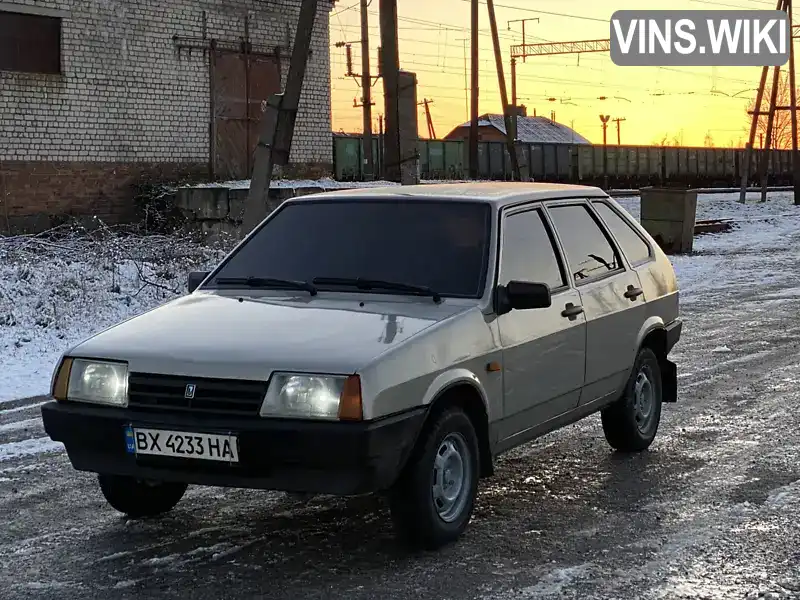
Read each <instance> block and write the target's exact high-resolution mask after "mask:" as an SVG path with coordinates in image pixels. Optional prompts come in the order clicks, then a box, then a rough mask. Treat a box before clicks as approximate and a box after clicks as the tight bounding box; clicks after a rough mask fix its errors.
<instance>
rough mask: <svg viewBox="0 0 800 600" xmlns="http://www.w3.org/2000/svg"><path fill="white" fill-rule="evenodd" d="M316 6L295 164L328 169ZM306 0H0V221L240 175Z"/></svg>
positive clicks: (114, 207) (44, 217)
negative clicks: (147, 184) (144, 187)
mask: <svg viewBox="0 0 800 600" xmlns="http://www.w3.org/2000/svg"><path fill="white" fill-rule="evenodd" d="M334 2H335V0H322V1H321V2H320V3H319V9H318V16H317V21H316V23H315V25H314V33H313V43H312V52H311V55H310V57H309V62H308V67H307V71H306V81H305V84H304V88H303V94H302V98H301V104H300V111H299V114H298V120H297V127H296V130H295V137H294V143H293V147H292V155H291V163H292V165H291V167H292V168H291V169H290V171H293V172H298V173H299V172H302V173H303V174H305V175H308V174H309V173H310V172H313V173H316V174H322V173H328V172H330V171H331V170H332V162H333V157H332V142H331V101H330V58H329V48H330V41H329V40H330V36H329V18H330V11H331V8H332V5H333V3H334ZM299 8H300V0H202V1H198V0H125V1H122V0H0V231H3V230H16V229H19V228H25V229H34V228H35V229H41V228H42V227H46V226H47V225H48V224H49V223H50V222H51V221H52V220H53V217H58V216H63V215H65V214H72V215H86V214H90V215H97V216H100V217H103V218H105V219H108V220H110V221H112V222H113V221H120V220H124V219H126V218H129V217H130V216H131V215H132V202H131V198H132V196H133V193H134V192H133V189H134V187H133V186H134V184H135V183H137V182H140V181H143V180H150V181H153V180H161V181H171V180H177V179H179V178H183V177H194V178H200V177H213V178H215V179H238V178H246V177H247V176H248V174H249V172H250V168H251V163H252V149H253V148H254V147H255V140H256V136H257V133H258V122H259V120H260V117H261V114H262V110H263V101H264V100H265V99H266V98H267V97H268V96H269V94H271V93H274V92H277V91H279V90H280V89H281V85H282V81H285V77H286V74H287V71H288V65H289V59H290V56H291V48H292V40H293V37H294V31H295V28H296V24H297V18H298V14H299Z"/></svg>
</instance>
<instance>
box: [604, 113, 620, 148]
mask: <svg viewBox="0 0 800 600" xmlns="http://www.w3.org/2000/svg"><path fill="white" fill-rule="evenodd" d="M624 120H625V118H624V117H623V118H619V117H617V118H616V119H612V121H614V122H615V123H616V124H617V146H621V145H622V142H621V141H620V139H621V138H620V133H619V130H620V126H619V124H620V123H622V121H624ZM604 143H605V142H604Z"/></svg>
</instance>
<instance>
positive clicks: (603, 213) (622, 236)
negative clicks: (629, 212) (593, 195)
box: [592, 201, 652, 265]
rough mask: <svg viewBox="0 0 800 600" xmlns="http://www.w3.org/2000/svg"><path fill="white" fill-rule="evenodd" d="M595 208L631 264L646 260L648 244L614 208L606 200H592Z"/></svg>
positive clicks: (649, 254)
mask: <svg viewBox="0 0 800 600" xmlns="http://www.w3.org/2000/svg"><path fill="white" fill-rule="evenodd" d="M592 206H594V208H595V210H596V211H597V212H598V213H599V214H600V218H601V219H603V222H604V223H605V224H606V226H607V227H608V229H609V230H610V231H611V235H613V236H614V238H615V239H616V240H617V242H618V243H619V245H620V246H621V248H622V252H623V253H624V254H625V256H627V257H628V261H630V263H631V264H632V265H636V264H640V263H643V262H646V261H647V260H649V259H650V257H651V256H652V254H651V252H650V246H649V245H648V244H647V242H645V241H644V240H643V239H642V236H640V235H639V234H638V233H637V232H636V231H635V230H634V229H633V227H632V226H631V224H630V223H628V222H627V221H626V220H625V219H624V218H622V217H621V216H620V215H619V214H618V213H617V211H616V210H614V209H613V208H612V207H611V206H609V204H608V203H607V202H602V201H595V202H592Z"/></svg>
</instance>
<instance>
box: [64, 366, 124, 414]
mask: <svg viewBox="0 0 800 600" xmlns="http://www.w3.org/2000/svg"><path fill="white" fill-rule="evenodd" d="M65 371H66V372H65ZM67 378H68V379H67ZM65 379H67V381H68V383H67V384H66V385H63V382H64V380H65ZM64 388H66V394H64V393H63V390H64ZM53 395H54V396H55V397H56V399H57V400H64V399H66V400H72V401H75V402H91V403H94V404H109V405H112V406H127V405H128V365H126V364H124V363H118V362H106V361H100V360H87V359H82V358H68V359H65V360H64V361H63V362H62V364H61V367H60V368H59V372H58V374H57V375H56V377H55V385H54V393H53ZM64 396H65V397H64Z"/></svg>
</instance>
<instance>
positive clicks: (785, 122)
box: [747, 71, 792, 150]
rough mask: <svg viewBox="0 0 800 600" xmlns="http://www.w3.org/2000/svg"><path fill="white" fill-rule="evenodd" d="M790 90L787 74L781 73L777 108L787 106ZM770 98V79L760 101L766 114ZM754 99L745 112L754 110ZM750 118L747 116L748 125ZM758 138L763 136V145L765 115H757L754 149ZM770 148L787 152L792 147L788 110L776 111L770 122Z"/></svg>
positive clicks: (765, 137) (757, 144)
mask: <svg viewBox="0 0 800 600" xmlns="http://www.w3.org/2000/svg"><path fill="white" fill-rule="evenodd" d="M790 92H791V88H790V87H789V73H788V72H787V71H781V72H780V75H779V77H778V94H777V96H776V100H775V102H776V104H777V105H778V106H789V104H790V102H791V93H790ZM771 97H772V77H771V74H770V77H769V78H768V81H767V85H766V86H765V87H764V97H763V98H762V100H761V110H762V111H763V112H766V111H767V110H768V109H769V100H770V98H771ZM755 105H756V103H755V99H753V101H752V102H750V104H749V105H748V106H747V111H748V112H749V111H752V110H755ZM750 119H752V116H751V115H750V114H747V121H748V124H749V123H750ZM759 136H763V139H764V143H766V140H767V115H765V114H764V115H759V117H758V125H757V126H756V140H755V144H753V145H754V147H756V148H758V147H759ZM770 147H771V148H775V149H778V150H787V149H791V147H792V117H791V113H790V112H789V111H788V110H776V111H775V117H774V118H773V121H772V141H771V142H770Z"/></svg>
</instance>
